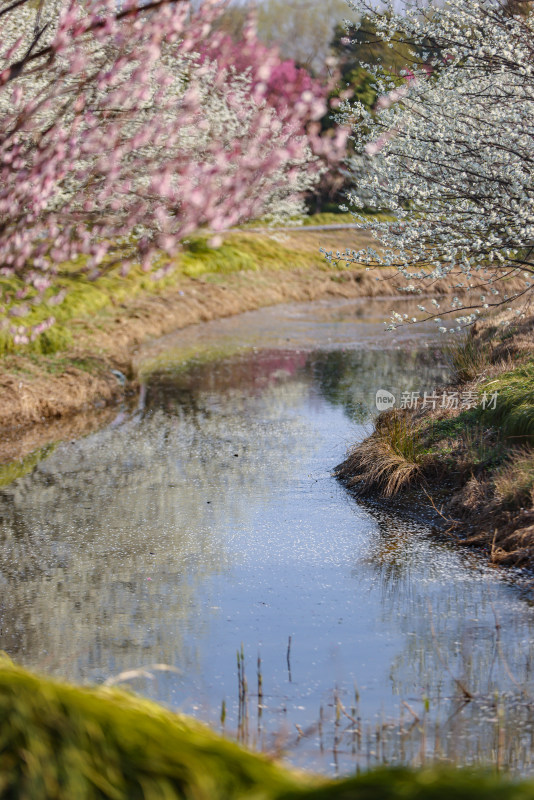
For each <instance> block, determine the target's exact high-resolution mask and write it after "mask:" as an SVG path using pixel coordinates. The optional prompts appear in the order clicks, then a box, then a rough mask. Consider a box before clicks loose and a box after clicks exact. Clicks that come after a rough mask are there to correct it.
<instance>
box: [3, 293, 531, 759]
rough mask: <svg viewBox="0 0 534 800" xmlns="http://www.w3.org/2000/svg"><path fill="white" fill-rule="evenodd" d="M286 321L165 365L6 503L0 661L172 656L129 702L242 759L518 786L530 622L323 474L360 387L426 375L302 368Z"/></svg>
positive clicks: (74, 670) (502, 593)
mask: <svg viewBox="0 0 534 800" xmlns="http://www.w3.org/2000/svg"><path fill="white" fill-rule="evenodd" d="M259 313H262V312H259ZM307 313H308V317H307V322H306V324H307V325H308V328H307V329H306V330H309V314H310V313H311V312H307ZM336 313H337V312H336V309H335V308H333V310H332V313H331V317H332V316H335V314H336ZM318 316H319V323H318V324H321V325H323V326H326V327H328V325H331V323H332V319H331V318H330V319H329V318H328V315H327V313H326V310H325V306H324V304H323V305H321V306H320V307H319V311H318ZM299 320H300V318H298V319H297V322H299ZM232 324H233V325H234V326H236V325H237V322H236V321H234V322H233V323H232ZM248 324H249V323H248V322H247V325H248ZM293 324H294V320H293V321H292V320H291V319H289V320H286V322H285V323H284V325H285V328H284V327H283V326H282V328H281V330H280V331H279V336H280V337H281V338H283V339H284V345H283V346H271V347H270V348H267V349H262V348H257V350H256V352H255V351H254V350H253V349H251V348H250V347H249V348H247V349H246V350H244V351H243V352H241V353H238V354H237V355H234V356H232V357H231V358H225V359H222V360H218V361H215V362H211V363H210V362H209V359H207V358H206V357H205V354H204V355H203V356H202V358H201V359H199V360H198V362H197V363H193V364H190V365H189V366H188V367H187V368H185V367H184V366H183V365H179V364H178V365H174V366H173V364H172V363H171V362H170V361H169V360H168V359H167V361H166V363H165V368H164V369H162V370H160V371H159V372H158V373H157V374H154V375H153V377H152V378H151V380H150V382H149V384H148V386H147V387H146V394H145V398H144V408H143V410H140V411H139V412H138V413H136V414H134V415H133V416H129V417H125V418H124V419H122V421H120V420H119V421H118V423H117V424H115V425H112V426H110V427H108V428H106V429H104V430H102V431H100V432H99V433H96V434H93V435H91V436H88V437H87V438H85V439H82V440H80V441H78V442H75V443H69V444H66V443H65V444H62V445H60V446H58V448H57V449H56V450H55V451H54V453H53V454H52V455H50V457H49V458H48V459H47V460H46V461H43V462H42V463H40V464H39V465H38V466H37V467H36V468H35V470H34V471H33V472H32V473H31V474H29V475H26V476H24V477H21V478H20V479H18V480H16V481H14V482H13V483H12V484H10V485H9V486H6V487H3V489H2V490H1V491H0V537H1V539H0V541H1V546H0V586H1V601H0V603H1V605H0V647H1V648H3V649H5V650H7V651H8V653H10V655H12V656H13V657H14V658H16V659H17V660H19V661H21V662H22V663H24V664H26V665H28V666H31V667H34V668H38V669H41V670H45V671H47V672H49V673H53V674H55V675H57V676H61V677H64V678H67V679H71V680H76V681H101V680H105V679H106V678H108V677H109V676H111V675H116V674H117V673H119V672H121V671H123V670H128V669H132V668H135V667H139V666H142V665H147V664H151V663H155V662H160V663H161V662H163V663H166V664H170V665H172V666H174V667H176V668H178V669H179V670H180V673H179V674H176V673H170V672H169V673H162V674H159V675H158V677H156V678H155V679H154V680H153V681H145V682H138V683H137V684H135V688H136V689H137V690H139V691H142V692H143V693H146V694H147V695H149V696H151V697H154V698H156V699H159V700H161V701H163V702H165V703H168V704H170V705H172V706H175V707H180V708H183V709H184V710H186V711H189V712H193V713H196V714H198V715H199V716H202V717H203V718H206V719H209V720H210V721H212V722H215V723H216V722H217V718H218V715H219V710H220V706H221V701H222V700H223V699H225V700H226V703H227V707H228V719H227V726H228V727H230V728H234V729H235V728H236V727H237V725H238V722H240V723H241V730H240V733H241V734H242V735H244V734H245V728H247V726H248V737H249V740H250V741H252V742H254V741H256V742H257V743H258V744H260V745H262V744H263V745H269V743H272V739H273V736H274V735H275V734H278V735H279V734H280V732H281V731H282V732H283V731H284V730H285V731H286V741H287V744H288V748H289V757H290V758H291V759H292V760H293V761H295V762H296V763H299V764H305V765H309V766H313V767H314V768H315V769H317V768H319V767H320V768H321V769H323V770H324V771H335V770H336V769H338V768H339V769H340V770H342V771H349V770H351V769H353V768H354V766H355V765H356V764H359V765H362V766H365V765H367V764H372V763H377V762H383V761H388V762H391V761H393V762H398V761H401V762H403V763H417V762H420V761H422V760H424V759H425V758H434V757H438V758H444V759H450V760H454V761H455V762H460V763H476V762H483V763H488V762H494V761H498V762H499V763H500V764H502V765H509V766H510V767H511V768H512V769H515V770H518V771H524V772H525V771H526V772H528V771H529V770H530V769H531V767H532V735H533V733H532V724H531V721H530V720H531V716H532V715H531V701H530V699H529V698H530V696H531V693H532V691H534V687H533V678H532V651H531V642H532V640H533V633H534V613H533V611H532V609H531V607H530V606H529V605H528V603H527V602H526V600H525V599H523V598H522V597H521V596H520V594H519V592H518V591H517V589H515V588H513V587H511V586H509V585H507V584H506V583H505V582H504V581H502V580H501V579H500V578H499V574H498V573H496V572H492V571H491V570H489V569H487V568H486V567H483V566H482V565H481V564H480V562H479V561H478V560H477V558H476V557H475V556H472V555H466V554H464V553H457V552H455V551H454V550H452V549H450V548H449V547H447V546H446V545H445V544H443V543H438V542H436V541H434V540H433V539H432V538H431V537H430V536H429V535H428V533H429V532H428V530H427V528H426V527H425V526H424V525H422V524H418V523H415V522H406V521H405V520H402V519H399V518H398V517H395V516H393V515H391V514H385V513H383V512H380V511H377V510H370V509H366V508H363V507H361V506H358V505H357V504H356V503H355V502H354V501H353V500H352V499H351V498H350V497H349V496H347V494H346V493H345V492H344V490H343V489H342V488H341V487H339V486H338V485H337V484H336V482H335V481H334V480H333V479H332V478H331V476H330V470H331V468H332V467H333V466H334V465H335V464H336V463H338V462H339V461H340V460H341V458H342V456H343V453H344V450H345V446H346V445H347V444H348V443H350V442H352V441H353V440H354V439H355V438H356V437H357V436H363V435H364V431H365V427H364V424H363V423H365V424H366V425H367V424H368V420H369V415H370V411H371V406H372V402H373V399H374V395H375V392H376V389H377V388H387V389H392V390H394V391H401V390H411V389H417V388H422V389H423V390H424V389H427V388H428V389H431V388H432V387H433V386H435V385H437V384H439V383H440V382H443V381H444V380H445V379H446V370H445V368H444V367H441V366H439V359H436V358H435V354H433V353H432V352H431V351H430V350H429V349H428V348H427V349H421V350H416V349H411V350H408V351H402V350H387V349H384V348H382V349H368V348H366V349H365V350H364V349H358V348H355V347H354V346H352V347H345V349H343V347H344V345H343V344H339V345H338V346H332V347H329V348H326V349H322V350H319V351H318V352H312V351H310V350H308V349H306V348H303V347H301V346H300V343H298V342H297V345H298V346H293V345H292V343H289V344H288V343H287V342H286V339H287V338H288V337H289V338H291V330H292V325H293ZM299 324H300V322H299ZM362 324H363V323H362ZM366 325H367V327H366V330H367V335H369V336H371V333H372V325H371V324H370V323H368V322H367V323H366ZM260 327H261V326H260ZM286 333H287V336H285V335H283V334H286ZM436 364H438V366H436ZM289 637H291V648H290V652H289V653H288V640H289ZM241 643H243V648H244V653H245V668H246V671H247V679H248V685H249V693H248V695H247V697H246V698H245V702H244V703H243V704H242V707H241V709H239V704H238V697H237V677H236V669H235V664H236V649H237V648H239V647H240V646H241ZM258 654H260V655H261V669H262V676H263V691H264V697H263V703H262V705H263V708H261V709H258V698H257V695H255V688H254V686H255V669H256V663H257V657H258ZM288 667H290V670H289V669H288ZM239 711H241V718H240V719H239V717H238V714H239ZM258 712H260V713H259V715H258ZM296 725H298V726H299V729H300V731H302V732H304V733H305V734H306V735H305V736H301V733H300V732H299V731H297V729H296V727H295V726H296ZM292 745H295V747H292Z"/></svg>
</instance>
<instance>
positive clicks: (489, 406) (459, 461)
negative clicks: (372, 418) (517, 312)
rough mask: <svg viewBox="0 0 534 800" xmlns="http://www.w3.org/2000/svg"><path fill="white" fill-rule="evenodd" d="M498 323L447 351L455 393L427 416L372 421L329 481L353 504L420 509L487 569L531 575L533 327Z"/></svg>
mask: <svg viewBox="0 0 534 800" xmlns="http://www.w3.org/2000/svg"><path fill="white" fill-rule="evenodd" d="M499 323H500V320H496V321H493V322H486V323H484V324H482V325H481V324H479V325H478V326H477V327H475V328H473V329H472V330H471V331H470V333H469V335H468V337H467V338H466V340H465V341H464V342H462V343H461V344H459V345H457V346H455V347H452V348H450V349H449V351H448V357H449V359H450V362H451V366H452V369H453V375H454V383H453V385H451V386H450V387H447V388H446V389H445V390H440V391H439V392H438V393H436V394H437V400H436V401H435V402H431V403H427V405H426V407H425V408H423V407H422V404H420V407H419V408H417V409H400V408H396V409H392V410H390V411H386V412H383V413H382V414H380V415H379V417H378V419H377V421H376V429H375V431H374V433H373V434H372V435H371V436H370V437H369V438H368V439H366V440H365V441H364V442H362V443H360V444H358V445H356V446H355V447H353V448H352V450H351V451H350V452H349V454H348V456H347V459H346V460H345V461H344V462H343V464H341V465H340V466H339V467H338V468H337V475H338V476H339V477H340V478H341V479H342V480H343V481H344V482H345V483H346V484H347V485H348V486H349V487H351V488H352V490H353V491H354V492H355V493H356V494H358V495H359V496H361V497H369V496H373V497H378V498H382V499H384V500H386V501H395V503H396V504H397V505H402V504H403V503H405V504H408V503H410V504H413V502H414V500H416V501H417V502H418V503H419V504H420V506H427V507H428V508H430V509H432V510H433V511H434V512H435V515H436V516H437V518H438V519H439V520H440V522H441V527H442V528H444V529H445V530H446V531H447V533H448V534H449V535H451V536H453V537H455V538H456V540H457V541H458V542H462V543H466V544H473V545H479V546H482V547H484V548H485V549H486V550H487V552H488V554H489V557H490V558H491V560H492V561H493V562H494V563H501V564H516V565H519V564H528V565H530V566H532V565H533V564H534V318H530V319H528V320H526V321H524V322H521V323H520V324H518V325H516V326H513V325H506V326H504V327H503V326H502V325H501V324H499ZM444 396H445V397H446V400H445V403H444V401H443V397H444ZM443 405H450V406H452V407H450V408H447V407H445V408H444V407H443ZM434 406H435V407H434Z"/></svg>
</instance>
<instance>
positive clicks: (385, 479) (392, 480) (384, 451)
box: [335, 410, 425, 497]
mask: <svg viewBox="0 0 534 800" xmlns="http://www.w3.org/2000/svg"><path fill="white" fill-rule="evenodd" d="M424 458H425V454H424V451H423V450H422V447H421V445H420V440H419V436H418V432H417V428H416V427H415V425H414V421H413V418H412V417H411V416H410V415H409V414H408V413H407V412H403V411H398V410H395V411H391V412H384V413H382V414H380V415H379V416H378V418H377V420H376V428H375V431H374V433H372V434H371V436H369V438H368V439H366V440H365V441H363V442H362V443H361V444H358V445H356V446H355V447H353V448H352V449H351V450H350V451H349V454H348V456H347V458H346V460H345V461H344V462H343V463H342V464H340V465H339V467H338V468H337V470H336V473H335V474H336V475H337V476H338V477H340V478H342V479H344V480H345V482H346V484H347V486H351V487H355V488H356V489H357V491H358V493H360V494H362V495H363V494H369V493H371V492H374V493H378V494H379V495H381V496H383V497H392V496H393V495H395V494H397V493H398V492H399V491H401V490H402V489H405V488H406V487H407V486H409V485H410V484H411V483H413V481H414V479H415V478H416V477H420V476H421V465H422V463H423V461H424Z"/></svg>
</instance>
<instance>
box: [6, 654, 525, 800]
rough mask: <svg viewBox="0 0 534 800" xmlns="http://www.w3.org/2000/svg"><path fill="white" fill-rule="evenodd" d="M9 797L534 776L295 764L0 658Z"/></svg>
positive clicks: (189, 793)
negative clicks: (324, 774) (305, 770)
mask: <svg viewBox="0 0 534 800" xmlns="http://www.w3.org/2000/svg"><path fill="white" fill-rule="evenodd" d="M0 720H1V722H0V797H1V798H10V799H11V798H24V800H26V799H27V800H41V798H47V800H48V798H52V799H55V798H58V799H59V798H61V800H86V798H91V799H92V798H99V799H100V798H110V800H137V798H143V800H173V799H174V798H188V800H223V798H228V799H229V800H230V798H232V799H233V798H251V800H252V799H253V800H271V799H274V798H276V799H277V800H300V799H304V798H306V799H308V798H309V800H326V798H336V800H367V799H368V800H378V798H385V799H387V798H391V799H392V800H393V798H399V800H400V798H403V800H412V798H413V800H416V798H417V799H419V798H421V800H422V798H428V800H430V799H431V798H432V800H433V799H434V798H435V800H438V799H439V800H450V798H453V797H454V798H458V800H462V798H465V799H466V800H467V799H468V798H469V800H474V798H495V799H496V800H497V798H503V800H504V798H507V800H520V798H521V799H522V798H534V783H526V782H524V783H510V782H509V781H505V780H502V779H499V778H497V777H494V776H490V775H484V774H478V775H474V774H471V773H467V772H464V771H460V770H452V769H449V770H447V771H443V770H435V769H425V770H420V771H418V772H412V771H410V770H406V769H395V770H384V769H382V770H379V771H376V772H373V773H368V774H366V775H364V776H360V777H357V778H350V779H346V780H339V781H325V780H324V779H321V778H315V777H313V776H308V777H307V776H303V775H301V774H297V773H293V772H291V771H289V770H287V769H285V768H283V767H281V766H279V765H277V764H275V763H271V762H270V761H268V760H267V759H266V758H264V757H262V756H260V755H255V754H253V753H250V752H248V751H247V750H244V749H242V748H240V747H239V746H238V745H236V744H234V743H232V742H230V741H227V740H225V739H223V738H221V737H219V736H218V735H217V734H215V733H213V732H212V731H210V730H209V729H208V728H207V727H205V726H203V725H201V724H200V723H198V722H195V721H194V720H191V719H188V718H185V717H183V716H179V715H176V714H173V713H171V712H170V711H167V710H165V709H163V708H161V707H160V706H158V705H156V704H154V703H151V702H149V701H146V700H142V699H140V698H137V697H135V696H133V695H130V694H127V693H125V692H122V691H118V690H116V689H103V688H100V689H80V688H75V687H72V686H68V685H64V684H60V683H56V682H53V681H51V680H47V679H45V678H41V677H37V676H35V675H33V674H31V673H29V672H27V671H25V670H23V669H20V668H19V667H17V666H15V665H14V664H13V663H12V662H11V661H10V660H9V659H8V658H6V657H0Z"/></svg>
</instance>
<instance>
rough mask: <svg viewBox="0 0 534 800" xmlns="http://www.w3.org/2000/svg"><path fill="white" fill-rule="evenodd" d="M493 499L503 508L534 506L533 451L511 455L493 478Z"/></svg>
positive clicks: (517, 452) (519, 451)
mask: <svg viewBox="0 0 534 800" xmlns="http://www.w3.org/2000/svg"><path fill="white" fill-rule="evenodd" d="M494 487H495V497H496V499H497V500H498V501H499V502H500V503H501V504H502V505H503V506H505V507H514V506H519V507H524V506H527V505H529V506H534V450H532V449H531V448H524V449H522V450H517V451H515V452H514V453H512V454H511V455H510V457H509V460H508V463H507V464H506V466H505V467H502V468H501V469H499V470H498V471H497V473H496V475H495V478H494Z"/></svg>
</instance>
